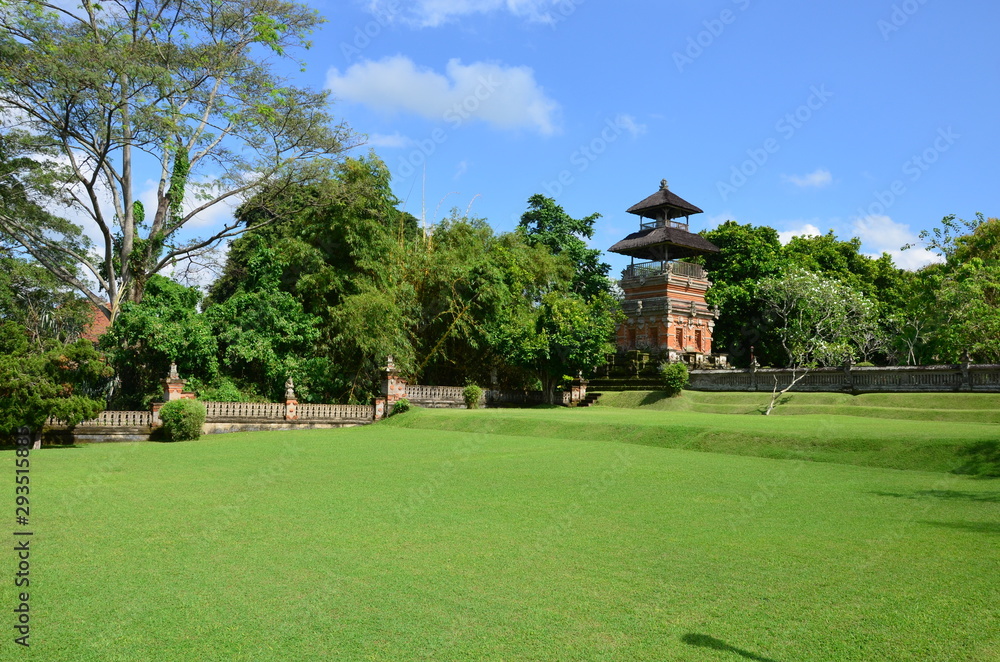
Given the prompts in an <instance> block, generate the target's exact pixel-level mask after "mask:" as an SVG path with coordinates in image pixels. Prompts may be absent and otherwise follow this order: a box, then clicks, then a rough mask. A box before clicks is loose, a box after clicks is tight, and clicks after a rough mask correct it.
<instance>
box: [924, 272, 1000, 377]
mask: <svg viewBox="0 0 1000 662" xmlns="http://www.w3.org/2000/svg"><path fill="white" fill-rule="evenodd" d="M927 314H928V317H929V319H930V321H931V324H932V326H933V329H934V330H933V332H932V339H931V343H932V347H933V351H934V355H935V358H936V359H937V360H938V361H944V362H947V363H958V362H960V361H961V360H962V359H963V357H964V356H965V354H966V352H968V355H969V356H970V358H971V360H972V361H974V362H978V363H1000V262H998V261H996V260H991V261H984V260H982V259H980V258H978V257H973V258H971V259H969V260H968V262H965V263H963V264H959V265H956V266H955V267H954V268H951V269H949V270H948V271H947V272H946V273H945V274H944V275H943V277H942V278H941V279H940V284H939V286H938V288H937V289H936V290H935V292H934V302H933V305H932V306H931V307H930V309H929V310H928V311H927Z"/></svg>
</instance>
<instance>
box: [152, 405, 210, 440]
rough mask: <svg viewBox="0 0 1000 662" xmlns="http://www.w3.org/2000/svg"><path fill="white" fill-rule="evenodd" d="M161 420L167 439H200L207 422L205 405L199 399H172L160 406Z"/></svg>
mask: <svg viewBox="0 0 1000 662" xmlns="http://www.w3.org/2000/svg"><path fill="white" fill-rule="evenodd" d="M160 420H161V421H163V431H164V432H165V433H166V435H167V439H169V440H171V441H188V440H191V439H198V438H199V437H201V427H202V426H203V425H204V424H205V405H204V404H203V403H201V402H198V401H197V400H188V399H184V400H172V401H170V402H168V403H166V404H165V405H163V407H161V408H160Z"/></svg>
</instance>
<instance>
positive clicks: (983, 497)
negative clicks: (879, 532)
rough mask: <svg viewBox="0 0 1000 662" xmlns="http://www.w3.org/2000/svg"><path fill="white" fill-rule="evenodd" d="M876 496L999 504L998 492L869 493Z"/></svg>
mask: <svg viewBox="0 0 1000 662" xmlns="http://www.w3.org/2000/svg"><path fill="white" fill-rule="evenodd" d="M869 494H875V495H877V496H884V497H895V498H897V499H946V500H948V501H979V502H982V503H1000V492H963V491H961V490H917V491H915V492H909V493H905V494H904V493H901V492H869Z"/></svg>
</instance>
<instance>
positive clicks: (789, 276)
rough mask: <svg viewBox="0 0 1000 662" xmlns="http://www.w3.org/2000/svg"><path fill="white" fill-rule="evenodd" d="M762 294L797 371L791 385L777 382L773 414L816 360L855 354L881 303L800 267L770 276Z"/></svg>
mask: <svg viewBox="0 0 1000 662" xmlns="http://www.w3.org/2000/svg"><path fill="white" fill-rule="evenodd" d="M759 294H760V297H761V299H762V301H763V302H764V304H765V306H766V310H767V312H768V314H769V315H770V317H771V319H772V322H773V324H774V328H775V330H776V332H777V334H778V337H779V338H780V340H781V346H782V349H783V350H784V353H785V356H786V357H787V361H788V366H789V367H790V368H792V371H793V372H792V381H791V383H790V384H789V385H788V386H787V387H786V388H785V389H783V390H781V391H780V392H779V391H778V387H777V382H775V387H774V393H773V394H772V397H771V404H770V406H769V407H768V409H767V412H766V413H767V414H770V413H771V411H772V410H773V409H774V406H775V404H776V402H777V401H778V399H779V398H780V396H782V395H784V394H785V393H787V392H788V391H790V390H791V389H792V388H793V387H794V386H795V384H796V383H798V382H799V381H801V380H802V378H803V377H805V376H806V374H808V372H809V370H810V369H811V368H812V367H813V366H817V365H838V364H840V363H843V362H844V361H846V360H848V359H853V358H854V356H855V355H856V354H857V351H858V348H857V339H858V338H860V337H862V336H863V331H864V329H866V328H867V327H868V326H869V325H871V324H872V323H873V315H874V314H875V311H876V307H875V305H874V304H873V303H872V302H871V301H870V300H869V299H867V298H866V297H865V296H864V295H863V294H861V293H860V292H858V291H856V290H854V289H852V288H850V287H848V286H846V285H843V284H842V283H838V282H837V281H835V280H832V279H829V278H824V277H822V276H820V275H818V274H815V273H813V272H811V271H808V270H806V269H802V268H799V267H792V268H790V269H789V270H788V271H786V272H785V273H783V274H781V275H779V276H772V277H770V278H767V279H765V280H764V281H763V282H761V284H760V289H759Z"/></svg>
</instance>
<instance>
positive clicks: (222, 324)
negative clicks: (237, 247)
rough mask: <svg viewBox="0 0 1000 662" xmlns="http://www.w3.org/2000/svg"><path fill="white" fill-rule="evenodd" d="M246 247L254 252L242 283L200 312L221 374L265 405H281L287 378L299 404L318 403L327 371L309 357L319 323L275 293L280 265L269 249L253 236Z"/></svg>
mask: <svg viewBox="0 0 1000 662" xmlns="http://www.w3.org/2000/svg"><path fill="white" fill-rule="evenodd" d="M246 243H248V244H254V250H253V251H252V252H251V253H250V260H249V262H248V263H247V265H246V269H245V273H244V278H243V280H242V281H241V282H240V283H239V285H238V286H237V289H236V291H235V292H233V293H232V295H231V296H229V298H227V299H226V300H225V301H224V302H222V303H220V304H216V305H213V306H210V307H208V308H207V310H206V311H205V317H206V319H207V321H208V324H209V325H210V327H211V329H212V332H213V334H214V336H215V339H216V341H217V342H218V349H219V367H220V371H221V372H222V373H224V374H225V375H226V376H227V377H229V378H231V379H234V380H235V381H236V383H237V384H238V385H239V386H241V387H242V388H243V389H245V390H248V391H250V392H253V393H258V394H260V395H263V396H265V397H267V398H268V399H272V400H277V399H280V398H281V397H282V392H283V390H284V383H285V380H286V379H288V378H289V377H291V378H292V379H293V380H294V382H295V384H296V393H297V395H298V397H299V399H301V400H303V401H306V402H309V401H313V400H315V399H320V400H322V399H323V396H324V393H323V388H324V385H325V382H324V379H323V375H324V373H325V372H327V371H328V370H329V365H328V363H327V362H326V361H325V360H324V359H322V358H320V357H316V356H314V351H313V344H314V343H315V342H316V340H317V339H318V338H319V329H318V323H319V318H318V317H316V316H314V315H309V314H308V313H306V312H305V311H303V309H302V304H301V303H300V302H299V301H298V300H297V299H296V298H295V297H294V296H292V294H290V293H289V292H286V291H283V290H282V289H281V288H280V286H279V281H280V277H281V271H282V263H281V261H280V260H279V259H278V257H277V255H276V252H275V251H274V249H272V248H270V247H269V246H267V245H266V243H265V241H264V239H263V238H262V237H259V236H256V235H252V234H251V235H247V236H246ZM317 378H319V379H318V380H317Z"/></svg>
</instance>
